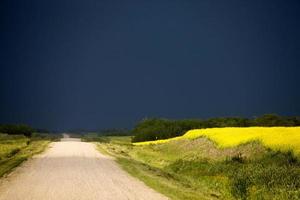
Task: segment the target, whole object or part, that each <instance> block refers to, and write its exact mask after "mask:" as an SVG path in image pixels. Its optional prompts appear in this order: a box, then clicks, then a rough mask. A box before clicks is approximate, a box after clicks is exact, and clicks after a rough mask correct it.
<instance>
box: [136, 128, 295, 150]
mask: <svg viewBox="0 0 300 200" xmlns="http://www.w3.org/2000/svg"><path fill="white" fill-rule="evenodd" d="M199 137H207V138H209V139H210V140H212V141H214V142H216V144H217V145H218V147H219V148H227V147H235V146H238V145H240V144H244V143H247V142H250V141H255V140H258V141H260V142H261V143H262V144H263V145H265V146H266V147H270V148H271V149H274V150H282V151H288V150H293V151H294V152H295V153H296V154H300V127H227V128H207V129H194V130H190V131H188V132H186V133H185V134H184V135H183V136H179V137H175V138H170V139H165V140H156V141H148V142H138V143H134V144H135V145H147V144H161V143H166V142H170V141H174V140H182V139H196V138H199Z"/></svg>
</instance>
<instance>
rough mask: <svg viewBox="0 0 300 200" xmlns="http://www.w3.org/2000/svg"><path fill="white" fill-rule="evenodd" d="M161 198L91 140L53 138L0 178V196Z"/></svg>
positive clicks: (32, 199)
mask: <svg viewBox="0 0 300 200" xmlns="http://www.w3.org/2000/svg"><path fill="white" fill-rule="evenodd" d="M123 199H124V200H125V199H126V200H128V199H129V200H131V199H135V200H165V199H167V198H166V197H164V196H163V195H161V194H159V193H157V192H155V191H154V190H152V189H150V188H148V187H147V186H146V185H145V184H144V183H142V182H141V181H139V180H137V179H135V178H133V177H131V176H129V175H128V174H127V173H126V172H124V171H123V170H122V169H120V167H119V166H117V164H116V163H115V162H114V161H113V159H112V158H110V157H108V156H104V155H102V154H100V153H99V152H98V151H97V150H96V149H95V146H94V145H93V144H91V143H86V142H80V141H79V140H76V139H71V138H70V139H68V138H66V139H63V140H62V141H61V142H54V143H52V144H51V147H50V148H49V149H48V150H47V151H46V152H45V153H43V154H41V155H38V156H36V157H35V158H33V159H31V160H29V161H27V162H25V163H24V164H23V165H22V166H20V167H19V168H17V169H16V170H15V171H14V172H13V173H11V174H10V175H9V176H8V177H6V178H2V179H1V181H0V200H123Z"/></svg>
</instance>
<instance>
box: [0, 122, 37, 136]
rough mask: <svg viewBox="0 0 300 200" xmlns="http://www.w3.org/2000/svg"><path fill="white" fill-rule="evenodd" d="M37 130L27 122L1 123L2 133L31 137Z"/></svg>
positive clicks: (0, 130)
mask: <svg viewBox="0 0 300 200" xmlns="http://www.w3.org/2000/svg"><path fill="white" fill-rule="evenodd" d="M34 131H35V130H34V129H33V128H31V127H30V126H28V125H26V124H2V125H1V124H0V133H6V134H8V135H24V136H26V137H31V136H32V133H33V132H34Z"/></svg>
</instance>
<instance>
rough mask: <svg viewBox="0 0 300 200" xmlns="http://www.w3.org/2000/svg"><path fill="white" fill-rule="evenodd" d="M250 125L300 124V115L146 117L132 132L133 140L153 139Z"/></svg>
mask: <svg viewBox="0 0 300 200" xmlns="http://www.w3.org/2000/svg"><path fill="white" fill-rule="evenodd" d="M250 126H265V127H270V126H300V117H284V116H279V115H276V114H265V115H263V116H260V117H255V118H251V119H249V118H241V117H222V118H221V117H220V118H211V119H207V120H201V119H186V120H168V119H155V118H154V119H145V120H142V121H141V122H140V123H138V124H137V125H136V126H135V127H134V129H133V130H132V133H133V135H134V137H133V139H132V141H133V142H142V141H152V140H159V139H167V138H171V137H176V136H181V135H183V134H184V133H185V132H186V131H188V130H191V129H200V128H214V127H250Z"/></svg>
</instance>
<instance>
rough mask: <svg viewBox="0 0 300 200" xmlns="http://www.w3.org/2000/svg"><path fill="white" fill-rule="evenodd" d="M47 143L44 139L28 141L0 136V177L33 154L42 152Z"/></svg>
mask: <svg viewBox="0 0 300 200" xmlns="http://www.w3.org/2000/svg"><path fill="white" fill-rule="evenodd" d="M49 142H50V140H46V139H43V140H41V139H36V138H35V139H32V140H30V139H29V138H27V137H24V136H21V135H6V134H0V177H1V176H3V175H4V174H7V173H9V172H10V171H11V170H12V169H13V168H15V167H17V166H18V165H20V164H21V163H22V162H23V161H25V160H27V159H28V158H30V157H31V156H33V155H34V154H37V153H40V152H42V151H43V150H44V149H45V148H46V147H47V146H48V144H49Z"/></svg>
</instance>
